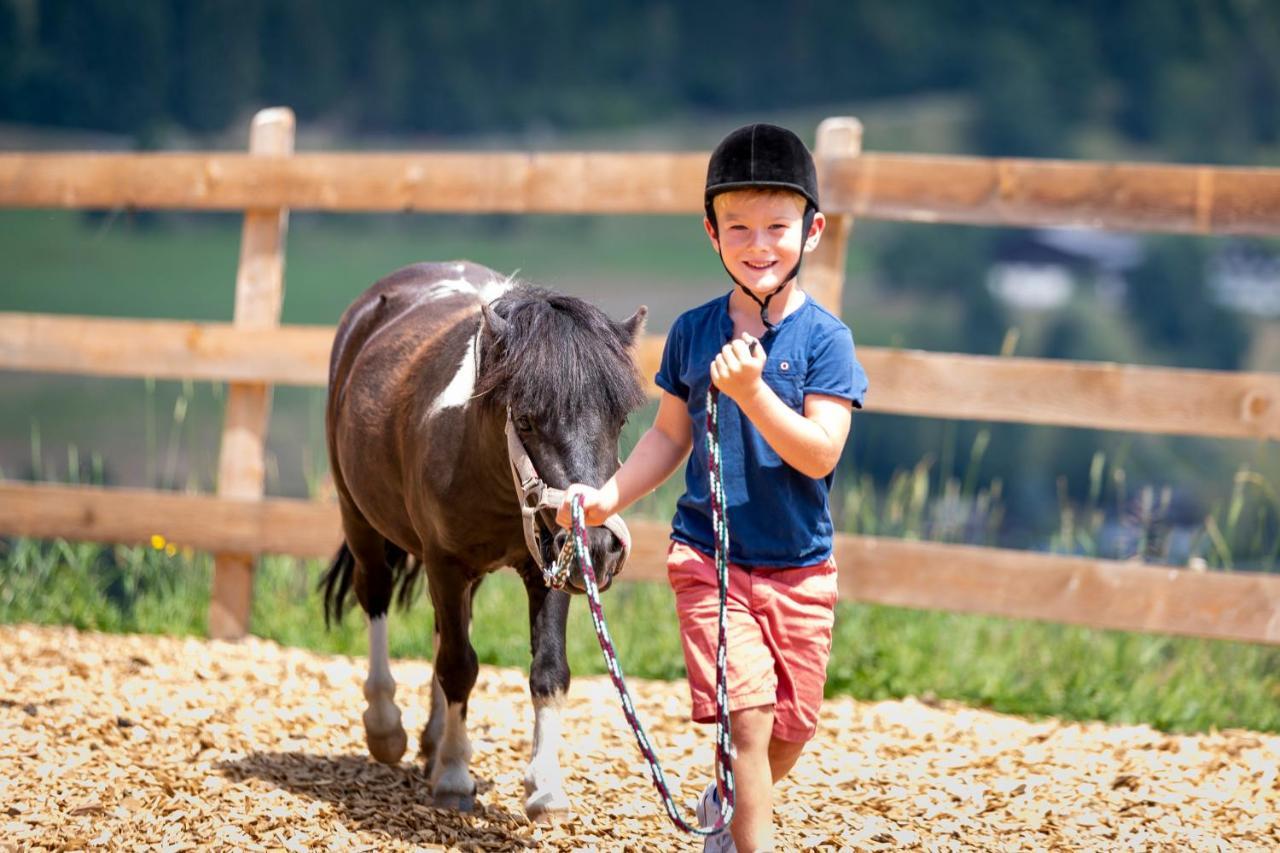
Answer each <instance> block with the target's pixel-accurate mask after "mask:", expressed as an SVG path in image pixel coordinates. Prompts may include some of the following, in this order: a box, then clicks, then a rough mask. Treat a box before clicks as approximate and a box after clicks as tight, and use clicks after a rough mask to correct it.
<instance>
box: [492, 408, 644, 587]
mask: <svg viewBox="0 0 1280 853" xmlns="http://www.w3.org/2000/svg"><path fill="white" fill-rule="evenodd" d="M506 433H507V456H508V457H509V459H510V461H511V480H512V482H514V483H515V487H516V496H517V497H518V498H519V500H520V515H521V517H522V519H521V520H522V524H523V527H524V542H525V545H527V546H528V548H529V553H530V554H532V555H533V559H534V560H535V561H536V562H537V563H538V568H539V569H543V570H544V571H545V569H546V561H545V560H544V559H543V557H542V548H540V547H539V546H538V533H537V523H538V522H537V516H538V512H539V511H541V510H544V509H548V510H551V511H552V512H555V511H556V510H558V509H560V505H561V504H562V503H564V494H565V493H564V489H556V488H552V487H551V486H548V485H547V484H546V482H545V481H544V480H543V479H542V478H541V477H539V476H538V469H537V468H535V467H534V465H533V460H532V459H530V458H529V452H528V451H527V450H525V448H524V442H522V441H521V440H520V436H519V435H517V434H516V425H515V423H514V422H513V421H512V420H511V410H510V409H508V410H507V425H506ZM604 527H605V528H606V529H608V530H609V531H610V532H611V533H613V535H614V536H617V537H618V541H619V542H621V543H622V559H621V560H619V561H618V568H617V570H615V572H614V574H617V573H618V572H620V571H622V567H623V566H624V565H626V562H627V557H629V556H630V555H631V531H630V530H628V529H627V523H626V522H625V521H623V520H622V516H620V515H611V516H609V517H608V518H606V519H605V521H604Z"/></svg>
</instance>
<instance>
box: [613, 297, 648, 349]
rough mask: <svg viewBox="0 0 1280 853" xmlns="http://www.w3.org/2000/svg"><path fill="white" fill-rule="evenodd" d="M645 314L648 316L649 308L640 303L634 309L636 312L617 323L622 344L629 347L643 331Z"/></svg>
mask: <svg viewBox="0 0 1280 853" xmlns="http://www.w3.org/2000/svg"><path fill="white" fill-rule="evenodd" d="M647 316H649V309H648V308H647V307H645V306H644V305H641V306H640V307H639V308H637V309H636V313H634V314H632V315H631V316H630V317H628V318H627V319H625V320H623V321H622V322H621V323H619V324H617V328H618V336H619V337H621V338H622V343H623V344H625V345H626V346H628V347H630V346H631V345H632V344H634V343H635V342H636V339H637V338H639V337H640V334H641V333H642V332H644V318H645V317H647Z"/></svg>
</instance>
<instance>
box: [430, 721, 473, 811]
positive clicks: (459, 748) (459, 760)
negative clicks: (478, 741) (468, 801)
mask: <svg viewBox="0 0 1280 853" xmlns="http://www.w3.org/2000/svg"><path fill="white" fill-rule="evenodd" d="M470 763H471V741H469V740H468V739H467V721H466V718H464V717H463V716H462V703H461V702H451V703H449V708H448V710H447V711H445V715H444V733H443V734H442V735H441V736H440V741H439V743H438V744H436V753H435V767H434V768H433V769H432V772H431V793H432V794H434V795H436V796H439V795H441V794H463V795H470V794H471V793H472V791H474V790H475V782H474V781H473V780H472V779H471V771H470V769H468V765H469V764H470Z"/></svg>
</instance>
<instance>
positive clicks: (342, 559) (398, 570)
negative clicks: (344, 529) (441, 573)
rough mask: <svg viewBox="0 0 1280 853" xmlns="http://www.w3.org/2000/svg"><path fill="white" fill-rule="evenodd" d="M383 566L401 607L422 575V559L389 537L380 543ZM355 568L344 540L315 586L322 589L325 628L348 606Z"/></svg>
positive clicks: (340, 616)
mask: <svg viewBox="0 0 1280 853" xmlns="http://www.w3.org/2000/svg"><path fill="white" fill-rule="evenodd" d="M384 550H385V552H386V561H387V562H386V566H387V569H388V570H389V571H390V572H391V583H392V587H393V589H394V590H395V593H394V594H395V597H396V599H397V601H398V603H399V605H400V607H401V608H407V607H408V606H409V604H410V603H411V602H412V601H413V594H414V592H415V591H416V588H417V582H418V580H419V578H420V577H421V575H422V563H421V562H419V561H418V560H417V559H416V558H412V557H410V556H409V554H408V552H406V551H405V550H404V549H403V548H401V547H400V546H398V545H393V544H392V543H391V542H390V541H388V542H386V544H385V546H384ZM355 571H356V558H355V555H354V554H352V553H351V549H350V548H349V547H347V543H346V542H345V541H344V542H343V543H342V545H341V547H339V548H338V553H337V554H336V555H335V556H334V558H333V563H332V564H331V565H330V566H329V568H328V569H326V570H325V573H324V574H323V575H321V576H320V583H319V588H320V589H321V590H322V591H323V593H324V626H325V629H326V630H327V629H328V628H329V627H330V626H331V625H333V624H334V623H340V622H341V621H342V617H343V616H344V615H345V614H346V611H347V608H348V607H350V606H351V592H352V590H351V581H352V578H353V576H354V575H355Z"/></svg>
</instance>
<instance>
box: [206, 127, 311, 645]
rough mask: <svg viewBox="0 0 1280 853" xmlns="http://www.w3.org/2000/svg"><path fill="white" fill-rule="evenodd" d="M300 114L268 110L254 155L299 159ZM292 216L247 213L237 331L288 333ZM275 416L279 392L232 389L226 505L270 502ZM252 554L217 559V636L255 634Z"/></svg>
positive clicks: (252, 135) (221, 466)
mask: <svg viewBox="0 0 1280 853" xmlns="http://www.w3.org/2000/svg"><path fill="white" fill-rule="evenodd" d="M293 136H294V118H293V111H292V110H290V109H288V108H286V107H276V108H273V109H266V110H261V111H260V112H258V113H257V114H256V115H255V116H254V117H253V126H252V128H251V130H250V132H249V153H250V154H256V155H260V156H267V157H285V156H288V155H290V154H292V153H293ZM288 227H289V211H288V209H287V208H266V209H256V210H246V211H245V213H244V230H243V231H242V232H241V237H240V266H239V268H238V269H237V271H236V304H235V315H234V318H233V324H234V325H235V326H236V327H237V328H241V329H253V330H260V329H272V328H275V327H277V326H279V325H280V308H281V305H282V304H283V302H284V238H285V232H286V230H287V229H288ZM270 415H271V386H270V385H269V384H267V383H263V382H233V383H231V384H230V385H228V386H227V409H226V417H225V419H224V421H223V426H222V447H221V450H220V452H219V456H218V495H219V497H228V498H238V499H242V500H258V499H259V498H261V497H262V494H263V485H264V482H263V481H264V477H263V471H264V467H265V455H264V446H265V441H266V434H267V422H268V420H269V419H270ZM254 562H255V558H254V555H253V554H251V553H220V554H215V555H214V563H213V566H214V569H213V590H212V594H211V596H210V600H209V636H210V637H213V638H214V639H220V640H235V639H239V638H241V637H243V636H244V635H245V634H246V633H248V630H249V613H250V610H251V608H252V601H253V567H254Z"/></svg>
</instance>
